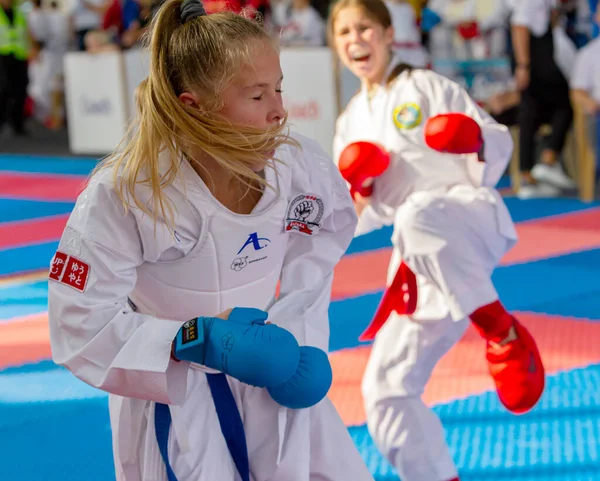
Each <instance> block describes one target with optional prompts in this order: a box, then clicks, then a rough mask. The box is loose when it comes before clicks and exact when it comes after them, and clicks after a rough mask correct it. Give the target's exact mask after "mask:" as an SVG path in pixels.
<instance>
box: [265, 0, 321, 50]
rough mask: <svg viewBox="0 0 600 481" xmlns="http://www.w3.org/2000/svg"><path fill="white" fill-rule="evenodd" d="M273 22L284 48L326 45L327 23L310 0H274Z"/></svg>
mask: <svg viewBox="0 0 600 481" xmlns="http://www.w3.org/2000/svg"><path fill="white" fill-rule="evenodd" d="M271 11H272V15H273V16H272V21H273V25H274V27H275V28H276V29H277V30H278V31H279V34H280V39H281V44H282V45H284V46H304V47H320V46H322V45H325V21H324V20H323V18H322V17H321V15H320V14H319V12H318V11H317V10H316V9H315V8H314V7H313V6H312V5H311V4H310V0H291V1H289V0H273V2H272V3H271Z"/></svg>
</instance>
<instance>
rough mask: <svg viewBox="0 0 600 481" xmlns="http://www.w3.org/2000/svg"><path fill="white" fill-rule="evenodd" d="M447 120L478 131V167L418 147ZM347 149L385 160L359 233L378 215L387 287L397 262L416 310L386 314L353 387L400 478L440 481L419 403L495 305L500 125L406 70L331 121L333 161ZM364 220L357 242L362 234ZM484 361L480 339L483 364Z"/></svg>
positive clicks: (435, 429)
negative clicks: (442, 365) (414, 294)
mask: <svg viewBox="0 0 600 481" xmlns="http://www.w3.org/2000/svg"><path fill="white" fill-rule="evenodd" d="M390 70H391V69H390ZM448 112H462V113H465V114H466V115H469V116H470V117H472V118H473V119H475V120H476V121H477V122H478V123H479V124H480V125H481V127H482V131H483V137H484V139H485V149H484V150H485V160H486V162H485V163H482V162H479V161H478V159H477V155H475V154H472V155H451V154H442V153H438V152H436V151H433V150H431V149H430V148H429V147H427V145H426V144H425V142H424V138H423V135H424V134H423V129H424V126H425V123H426V121H427V119H428V118H430V117H432V116H434V115H438V114H442V113H448ZM356 141H370V142H374V143H378V144H380V145H381V146H383V147H384V148H385V149H386V150H387V151H388V152H390V154H391V164H390V167H389V168H388V169H387V170H386V172H384V174H383V175H382V176H380V177H379V178H377V179H375V181H374V184H373V185H374V192H373V195H372V200H371V205H370V206H369V207H368V208H367V209H366V215H367V219H369V220H368V221H367V222H366V224H369V222H373V220H372V219H373V218H374V217H378V218H379V220H380V223H381V224H384V225H390V224H393V226H394V232H393V236H392V242H393V254H392V259H391V262H390V266H389V271H388V284H389V283H390V282H391V280H392V279H393V277H394V275H395V273H396V271H397V269H398V266H399V265H400V263H401V261H404V262H405V263H406V264H407V265H408V266H409V267H410V268H411V269H412V270H413V272H414V273H415V274H416V276H417V283H418V302H417V309H416V311H415V313H414V314H413V315H411V316H399V315H397V314H396V313H393V314H392V316H391V317H390V319H389V320H388V321H387V323H386V324H385V325H384V326H383V328H382V329H381V330H380V331H379V333H378V334H377V336H376V338H375V342H374V345H373V350H372V353H371V357H370V360H369V363H368V365H367V368H366V372H365V374H364V378H363V385H362V392H363V397H364V401H365V408H366V413H367V422H368V426H369V431H370V432H371V435H372V436H373V438H374V440H375V442H376V444H377V446H378V447H379V449H380V450H381V451H382V452H383V454H384V455H385V456H386V457H387V458H388V459H389V460H390V462H391V463H392V464H393V465H395V467H396V468H397V469H398V471H399V473H400V477H401V479H402V480H403V481H447V480H450V479H452V478H454V477H455V476H456V475H457V474H456V467H455V465H454V462H453V460H452V458H451V456H450V452H449V450H448V447H447V445H446V443H445V438H444V431H443V428H442V426H441V423H440V421H439V419H438V418H437V416H436V415H435V414H434V413H433V412H432V411H431V410H430V409H429V408H428V407H427V406H425V404H424V403H423V401H422V400H421V395H422V393H423V390H424V387H425V385H426V383H427V381H428V380H429V377H430V375H431V372H432V370H433V368H434V366H435V365H436V364H437V362H438V361H439V360H440V359H441V358H442V357H443V356H444V354H445V353H446V352H447V351H448V350H449V349H450V347H451V346H452V345H453V344H454V343H456V342H457V341H458V340H459V339H460V338H461V336H462V335H463V333H464V331H465V329H466V327H467V325H468V321H467V319H468V316H469V315H470V314H471V313H472V312H473V311H474V310H476V309H477V308H479V307H481V306H484V305H486V304H489V303H491V302H493V301H495V300H497V299H498V295H497V293H496V290H495V289H494V286H493V284H492V281H491V279H490V276H491V274H492V271H493V269H494V268H495V266H496V265H497V263H498V262H499V260H500V259H501V257H502V256H503V255H504V253H505V252H506V251H507V250H508V249H509V248H510V247H511V246H512V245H513V244H514V243H515V241H516V231H515V228H514V225H513V222H512V220H511V217H510V214H509V212H508V210H507V208H506V206H505V204H504V202H503V201H502V198H501V197H500V195H499V194H498V192H497V191H496V190H495V189H494V186H495V185H496V183H497V181H498V180H499V178H500V177H501V175H502V174H503V172H504V171H505V169H506V167H507V165H508V162H509V159H510V156H511V152H512V147H513V144H512V141H511V137H510V134H509V132H508V130H507V128H506V127H505V126H503V125H499V124H498V123H496V122H495V121H494V120H493V119H492V118H491V117H490V116H489V115H487V114H486V113H485V112H484V111H483V110H482V109H480V108H479V107H478V106H477V104H476V103H475V102H474V101H473V100H472V99H471V98H469V97H468V95H467V94H466V92H465V91H464V90H462V89H461V88H460V87H459V86H458V85H457V84H455V83H453V82H451V81H450V80H448V79H447V78H445V77H442V76H440V75H438V74H436V73H434V72H431V71H426V70H414V71H412V72H407V71H405V72H403V73H402V74H400V76H399V77H398V78H397V79H396V80H395V81H394V82H393V83H391V85H390V86H389V87H384V86H381V87H380V88H379V89H378V90H377V92H376V93H375V94H374V97H373V98H372V99H371V100H370V101H369V100H368V96H367V92H366V91H365V89H364V88H363V89H362V90H361V91H360V92H359V93H358V94H357V95H356V96H355V97H354V98H353V99H352V100H351V101H350V103H349V105H348V107H347V108H346V111H345V112H344V113H343V114H342V115H341V116H340V118H339V119H338V122H337V131H336V135H335V140H334V153H335V158H336V159H337V158H338V156H339V154H340V152H341V151H342V149H343V148H344V147H345V146H346V145H348V144H349V143H351V142H356ZM363 215H364V214H363ZM361 217H362V216H361ZM361 221H362V219H361V220H359V226H358V229H361V232H363V233H364V232H366V231H367V230H368V225H365V224H362V222H361ZM361 224H362V225H361ZM483 352H484V344H483V341H482V360H481V361H482V362H485V359H484V358H483Z"/></svg>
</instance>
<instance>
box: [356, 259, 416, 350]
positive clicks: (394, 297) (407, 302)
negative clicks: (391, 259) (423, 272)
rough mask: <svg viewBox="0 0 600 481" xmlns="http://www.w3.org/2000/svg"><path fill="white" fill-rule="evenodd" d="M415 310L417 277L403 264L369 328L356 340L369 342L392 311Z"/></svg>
mask: <svg viewBox="0 0 600 481" xmlns="http://www.w3.org/2000/svg"><path fill="white" fill-rule="evenodd" d="M416 309H417V277H416V276H415V274H414V273H413V271H411V270H410V268H409V267H408V266H407V265H406V264H405V263H404V262H403V263H402V264H400V267H399V268H398V272H396V275H395V276H394V280H393V281H392V283H391V285H390V286H389V287H388V288H387V289H386V291H385V292H384V294H383V297H382V298H381V302H380V303H379V307H378V308H377V311H376V312H375V316H374V317H373V320H372V321H371V324H370V325H369V327H368V328H367V329H366V330H365V332H363V333H362V334H361V336H360V337H359V338H358V339H359V340H360V341H371V340H373V339H374V338H375V335H376V334H377V332H379V329H381V328H382V327H383V325H384V324H385V323H386V321H387V320H388V318H389V317H390V315H391V314H392V312H393V311H396V312H397V313H398V314H400V315H403V314H408V315H410V314H412V313H413V312H415V310H416Z"/></svg>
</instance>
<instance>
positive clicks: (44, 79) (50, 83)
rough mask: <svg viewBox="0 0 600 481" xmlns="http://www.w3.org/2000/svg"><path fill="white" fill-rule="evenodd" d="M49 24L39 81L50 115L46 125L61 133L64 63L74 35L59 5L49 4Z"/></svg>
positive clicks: (47, 21) (47, 13) (62, 122)
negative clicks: (71, 33) (59, 130)
mask: <svg viewBox="0 0 600 481" xmlns="http://www.w3.org/2000/svg"><path fill="white" fill-rule="evenodd" d="M46 24H47V29H48V30H47V32H48V34H47V37H46V42H45V43H44V48H43V49H42V56H41V59H40V79H41V83H42V87H43V89H44V93H45V95H44V97H45V98H46V99H47V102H48V112H49V115H48V117H47V118H46V121H45V125H46V127H48V128H51V129H60V128H62V127H63V125H64V101H63V97H64V96H63V92H64V85H63V60H64V56H65V54H66V53H67V52H68V50H69V46H70V43H71V35H70V33H69V18H68V16H67V15H65V14H64V13H63V12H62V11H61V10H60V8H59V6H58V3H57V2H56V1H53V2H52V3H51V4H50V10H49V11H47V12H46Z"/></svg>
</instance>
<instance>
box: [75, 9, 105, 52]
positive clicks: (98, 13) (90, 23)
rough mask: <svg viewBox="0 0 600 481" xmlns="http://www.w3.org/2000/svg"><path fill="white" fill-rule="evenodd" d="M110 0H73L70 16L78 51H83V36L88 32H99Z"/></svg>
mask: <svg viewBox="0 0 600 481" xmlns="http://www.w3.org/2000/svg"><path fill="white" fill-rule="evenodd" d="M111 3H112V0H74V8H73V11H72V14H71V19H72V24H73V29H74V30H75V38H76V43H77V49H78V50H81V51H83V50H85V49H86V48H85V36H86V34H87V33H88V32H91V31H94V30H101V29H102V24H103V21H104V15H105V13H106V11H107V10H108V8H109V7H110V5H111Z"/></svg>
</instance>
